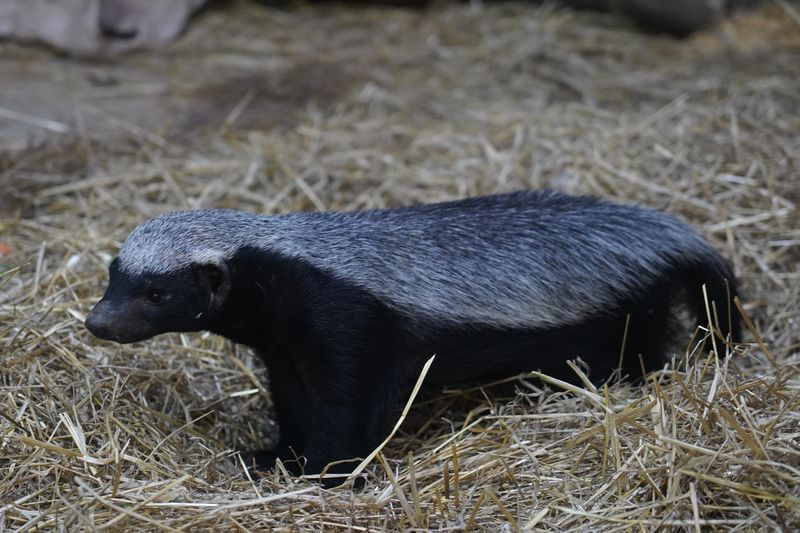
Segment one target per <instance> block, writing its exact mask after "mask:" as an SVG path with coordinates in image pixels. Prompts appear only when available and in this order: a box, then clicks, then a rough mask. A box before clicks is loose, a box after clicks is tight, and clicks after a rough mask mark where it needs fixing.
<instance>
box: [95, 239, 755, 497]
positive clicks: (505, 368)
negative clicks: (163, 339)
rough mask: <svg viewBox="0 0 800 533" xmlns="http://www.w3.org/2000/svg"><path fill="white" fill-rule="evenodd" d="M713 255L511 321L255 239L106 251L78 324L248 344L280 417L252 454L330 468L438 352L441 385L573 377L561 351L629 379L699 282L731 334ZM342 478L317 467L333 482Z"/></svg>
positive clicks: (655, 361)
mask: <svg viewBox="0 0 800 533" xmlns="http://www.w3.org/2000/svg"><path fill="white" fill-rule="evenodd" d="M719 269H720V266H719V265H705V264H691V263H690V264H688V265H683V266H681V267H675V268H674V270H673V271H670V272H664V273H663V274H662V275H661V276H660V277H659V278H658V280H657V281H656V282H654V283H652V284H651V285H650V289H649V290H648V291H646V292H643V293H641V294H639V295H637V296H635V297H631V298H629V299H627V300H623V301H620V302H619V304H618V305H617V306H616V307H614V308H609V309H607V310H605V312H602V313H598V314H597V315H596V316H594V317H592V318H590V319H586V320H584V321H583V322H582V323H578V324H574V325H570V326H562V327H559V328H542V329H539V330H536V329H512V328H499V327H487V326H485V325H481V324H474V323H464V324H461V325H442V324H441V323H436V322H434V321H432V320H431V319H429V318H421V317H419V316H412V315H411V314H410V313H404V312H402V311H399V310H397V309H394V308H391V307H389V306H388V305H386V304H385V303H384V302H383V301H382V300H381V299H379V298H378V297H376V296H375V295H373V294H371V293H370V292H368V291H366V290H365V289H363V288H360V287H359V286H356V285H355V284H353V283H351V282H348V281H346V280H343V279H340V278H337V277H335V276H334V275H332V274H331V273H328V272H325V271H323V270H321V269H319V268H317V267H315V266H313V265H311V264H309V263H308V262H305V261H304V260H300V259H297V258H289V257H286V256H283V255H280V254H279V253H276V252H269V251H265V250H262V249H257V248H252V247H249V248H242V249H240V250H239V251H238V252H237V253H236V254H235V255H234V256H233V257H231V258H229V259H227V260H226V261H224V262H223V263H220V264H216V265H208V264H205V265H199V264H197V265H192V266H190V267H187V268H185V269H183V270H181V271H178V272H170V273H168V274H154V275H147V274H139V275H129V274H125V273H123V272H121V271H120V270H119V269H118V268H117V265H116V263H112V265H111V267H110V276H111V281H110V286H109V289H108V291H107V292H106V294H105V296H104V297H103V299H102V300H101V302H100V303H98V305H97V306H96V307H95V309H93V310H92V312H91V313H90V315H89V317H87V321H86V325H87V327H88V328H89V329H90V330H91V331H92V333H94V334H95V335H97V336H98V337H101V338H106V339H110V340H115V341H118V342H133V341H137V340H142V339H146V338H149V337H152V336H153V335H156V334H158V333H162V332H167V331H198V330H210V331H212V332H214V333H217V334H220V335H223V336H225V337H227V338H229V339H231V340H232V341H234V342H237V343H241V344H245V345H247V346H250V347H252V348H253V349H255V350H256V352H257V353H258V354H259V355H260V356H261V357H262V359H263V360H264V362H265V364H266V365H267V367H268V369H269V379H270V385H271V391H272V395H273V401H274V405H275V409H276V414H277V418H278V424H279V427H280V439H279V442H278V445H277V446H276V447H275V449H274V450H271V451H261V452H257V453H255V454H254V456H253V458H254V460H255V461H256V463H257V464H258V466H259V467H260V468H268V467H270V466H271V465H272V464H273V463H274V461H275V459H276V458H280V459H282V460H283V461H284V462H285V463H286V464H287V466H288V467H289V468H290V469H292V470H293V471H294V472H296V473H299V472H301V471H304V472H305V473H307V474H316V473H320V472H321V471H322V470H323V469H324V468H325V467H326V465H328V464H329V463H331V462H335V461H343V460H348V459H349V460H351V461H348V462H344V463H339V464H336V465H333V466H332V467H331V468H330V469H329V470H328V472H333V473H346V472H350V471H351V470H352V468H353V466H354V465H355V464H356V463H355V462H354V460H355V459H356V458H360V457H364V456H365V455H367V454H368V453H369V452H370V451H372V450H373V449H374V447H375V446H376V445H377V444H378V443H379V442H380V441H381V440H382V439H383V438H385V436H386V434H387V432H388V430H389V429H390V427H391V424H392V423H393V421H394V420H395V419H396V417H395V415H394V409H395V408H396V407H397V406H398V405H399V404H400V402H401V400H402V398H403V397H404V395H406V394H407V393H408V391H409V389H410V387H411V385H412V384H413V382H414V380H415V379H416V378H417V376H418V375H419V372H420V370H421V368H422V365H423V364H424V361H425V360H427V359H428V358H429V357H430V356H431V355H433V354H436V361H435V363H434V365H433V366H432V367H431V371H430V373H429V375H428V382H429V383H433V384H438V385H441V384H451V383H464V382H470V381H476V380H489V379H493V378H499V377H505V376H510V375H514V374H516V373H520V372H526V371H531V370H542V371H544V372H546V373H548V374H551V375H556V376H557V377H561V378H565V379H570V378H571V377H572V376H573V374H572V373H571V372H570V371H569V369H568V367H567V365H566V362H567V361H568V360H570V359H575V358H578V357H580V358H581V359H582V360H583V361H585V362H586V363H587V365H588V366H589V368H590V372H591V374H590V375H591V377H592V379H593V380H594V381H602V380H605V379H607V378H608V377H610V376H611V375H612V374H614V372H615V371H617V369H619V374H620V375H621V376H627V377H630V378H633V379H637V378H640V377H641V372H642V371H641V368H642V366H644V367H645V368H647V369H653V368H656V367H658V366H660V365H661V364H662V363H663V356H664V347H665V342H666V340H667V337H668V333H669V328H668V327H667V325H668V323H669V315H670V307H671V304H672V303H673V302H674V300H675V299H676V297H677V296H679V295H683V296H684V297H685V299H686V300H687V301H688V302H689V303H690V304H691V305H692V306H693V309H692V311H693V312H694V314H695V315H696V318H697V321H698V323H700V324H706V323H707V319H706V308H705V303H704V301H703V299H702V295H701V286H702V285H703V284H707V287H708V295H709V298H710V299H711V300H713V301H714V302H715V305H716V306H718V307H717V309H716V310H717V316H718V317H719V319H720V320H719V327H720V330H721V333H722V335H723V336H727V335H728V334H730V336H731V337H732V338H733V339H734V340H736V339H738V338H739V324H738V316H736V315H734V314H732V311H731V307H730V297H731V296H733V295H734V294H735V293H736V292H735V287H734V286H733V276H732V275H730V276H729V277H728V280H725V279H720V275H721V274H720V270H719ZM727 274H729V272H728V273H727ZM726 281H727V283H728V284H730V286H726ZM487 282H489V281H487ZM729 314H731V316H732V319H731V322H730V324H731V327H729V326H728V324H729V321H728V316H729ZM626 323H627V334H626ZM446 324H449V323H446ZM620 363H621V365H620ZM300 457H302V460H300V461H299V462H298V461H296V460H295V459H297V458H300ZM338 481H339V480H337V479H330V478H329V479H328V480H325V479H323V482H325V483H326V484H327V485H335V484H336V483H337V482H338Z"/></svg>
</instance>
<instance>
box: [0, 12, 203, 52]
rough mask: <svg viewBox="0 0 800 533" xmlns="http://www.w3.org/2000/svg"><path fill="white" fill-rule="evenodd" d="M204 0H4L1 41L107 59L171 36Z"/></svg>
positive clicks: (164, 41) (0, 14)
mask: <svg viewBox="0 0 800 533" xmlns="http://www.w3.org/2000/svg"><path fill="white" fill-rule="evenodd" d="M205 2H206V0H59V1H58V2H53V1H52V0H3V1H2V2H0V38H6V39H17V40H22V41H40V42H43V43H45V44H48V45H50V46H52V47H54V48H57V49H59V50H62V51H64V52H68V53H71V54H77V55H90V56H91V55H95V56H109V55H114V54H118V53H121V52H125V51H127V50H131V49H134V48H140V47H155V46H159V45H162V44H164V43H166V42H168V41H170V40H171V39H173V38H175V37H176V36H177V35H178V34H179V33H180V32H181V31H182V30H183V28H184V26H185V25H186V23H187V21H188V20H189V17H190V16H191V14H192V13H194V12H195V11H196V10H197V9H198V8H199V7H200V6H202V5H203V4H204V3H205Z"/></svg>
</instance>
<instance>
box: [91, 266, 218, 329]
mask: <svg viewBox="0 0 800 533" xmlns="http://www.w3.org/2000/svg"><path fill="white" fill-rule="evenodd" d="M117 263H118V260H117V259H115V260H114V261H113V262H112V263H111V266H110V267H109V269H108V270H109V274H110V278H111V279H110V281H109V284H108V289H107V290H106V293H105V295H104V296H103V299H102V300H100V301H99V302H98V303H97V305H95V306H94V308H93V309H92V310H91V311H90V312H89V315H88V316H87V317H86V328H87V329H88V330H89V331H91V332H92V334H93V335H95V336H96V337H99V338H101V339H105V340H110V341H115V342H120V343H129V342H136V341H141V340H145V339H149V338H150V337H153V336H154V335H158V334H159V333H166V332H170V331H199V330H202V329H208V328H209V327H210V325H211V324H212V323H213V319H214V316H215V315H216V314H217V313H218V312H219V309H220V308H221V307H222V304H223V303H224V301H225V297H226V296H227V293H228V287H229V283H228V279H227V278H228V276H227V270H226V269H225V267H224V266H221V265H196V266H193V267H191V268H187V269H185V270H181V271H179V272H175V273H169V274H153V275H148V274H142V275H137V276H131V275H128V274H125V273H123V272H120V270H119V268H118V264H117Z"/></svg>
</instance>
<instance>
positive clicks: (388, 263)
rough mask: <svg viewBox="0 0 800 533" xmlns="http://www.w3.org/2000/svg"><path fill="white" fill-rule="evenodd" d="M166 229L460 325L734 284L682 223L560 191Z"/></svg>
mask: <svg viewBox="0 0 800 533" xmlns="http://www.w3.org/2000/svg"><path fill="white" fill-rule="evenodd" d="M159 219H161V222H160V223H156V224H153V225H154V226H159V225H160V226H161V227H160V228H158V227H157V228H152V230H147V229H145V230H141V231H145V232H147V231H149V233H150V237H151V238H165V237H164V235H166V234H169V235H170V238H173V237H174V238H175V241H176V242H175V243H171V244H170V246H162V247H161V248H164V249H171V250H176V249H178V248H181V247H184V248H187V250H186V251H185V253H186V254H188V253H200V252H198V251H197V250H201V251H202V253H204V254H211V255H213V254H217V255H219V256H220V257H224V256H226V255H230V254H232V253H234V252H235V251H236V249H237V248H241V247H244V246H248V247H255V248H260V249H264V250H267V251H270V252H273V253H278V254H282V255H285V256H287V257H291V258H295V259H301V260H304V261H306V262H307V263H309V264H310V265H312V266H314V267H316V268H319V269H321V270H323V271H325V272H328V273H330V274H332V275H334V276H336V277H338V278H340V279H342V280H344V281H347V282H349V283H352V284H355V285H357V286H359V287H362V288H364V289H366V290H367V291H369V292H370V293H372V294H375V295H376V296H378V297H379V298H381V300H383V301H384V302H386V303H387V305H389V306H390V307H392V308H394V309H396V310H398V311H400V312H403V313H405V314H407V315H409V316H414V317H418V316H422V317H427V318H430V319H433V320H435V321H437V322H442V323H449V324H481V325H488V326H492V327H508V328H520V327H522V328H543V327H550V326H563V325H568V324H578V323H580V322H582V321H583V320H584V319H586V318H587V317H590V316H593V315H595V314H597V313H598V312H603V311H608V310H613V309H614V308H616V307H617V305H618V304H619V302H620V301H621V300H623V299H629V298H630V297H631V296H635V295H637V294H639V293H642V292H643V291H646V290H647V288H648V287H649V286H650V285H651V284H652V283H653V282H654V281H656V280H658V279H662V278H664V277H665V276H668V275H670V273H671V271H672V270H673V269H677V268H680V267H685V266H690V265H694V264H698V265H704V264H705V265H710V266H711V268H712V270H713V269H717V270H719V271H720V272H719V275H720V276H719V277H725V275H726V274H728V272H727V271H726V268H727V267H726V266H725V264H724V262H723V261H722V260H721V259H720V258H719V256H718V255H717V254H716V252H714V250H713V249H712V248H711V247H710V246H709V245H708V244H707V243H706V242H705V241H704V240H703V239H702V238H701V237H700V236H698V235H697V234H696V233H695V232H694V231H693V230H691V228H689V227H688V226H687V225H686V224H684V223H682V222H680V221H678V220H677V219H675V218H674V217H672V216H669V215H665V214H662V213H659V212H656V211H653V210H650V209H644V208H639V207H632V206H625V205H616V204H611V203H608V202H603V201H600V200H596V199H593V198H588V197H573V196H566V195H563V194H559V193H555V192H550V191H529V192H518V193H512V194H505V195H495V196H486V197H477V198H470V199H466V200H460V201H455V202H447V203H440V204H429V205H423V206H416V207H408V208H397V209H384V210H373V211H358V212H325V213H293V214H289V215H282V216H258V215H254V214H251V213H244V212H241V211H228V210H200V211H188V212H182V213H174V214H168V215H166V216H164V217H159V218H157V219H155V221H151V222H157V221H159ZM176 225H182V227H176ZM145 226H146V225H145ZM165 228H169V229H168V231H167V230H166V229H165ZM137 231H139V230H137ZM135 234H136V232H134V235H135ZM134 235H132V238H129V241H130V240H134V241H135V240H137V239H136V238H134ZM127 246H128V243H126V246H124V247H123V250H122V251H121V253H120V257H121V258H123V259H124V255H125V252H126V250H125V248H126V247H127ZM131 246H133V245H131ZM190 248H193V250H189V249H190ZM183 254H184V252H176V254H175V255H183ZM140 259H141V258H140ZM171 260H172V258H171V257H169V256H165V257H160V258H150V259H148V260H142V261H141V262H142V263H144V264H150V265H152V264H168V263H169V261H171ZM123 263H125V261H123Z"/></svg>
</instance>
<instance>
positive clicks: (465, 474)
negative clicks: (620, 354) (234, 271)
mask: <svg viewBox="0 0 800 533" xmlns="http://www.w3.org/2000/svg"><path fill="white" fill-rule="evenodd" d="M796 15H797V13H796V12H795V11H793V10H792V8H790V7H788V6H787V5H785V4H776V5H773V6H769V7H766V8H764V9H761V10H759V11H756V12H754V13H751V14H745V15H741V16H739V17H737V18H736V19H734V20H733V21H731V22H729V23H726V24H725V25H724V26H723V27H722V28H721V29H717V30H715V31H713V32H709V33H706V34H702V35H698V36H695V37H694V38H692V39H689V40H687V41H675V40H672V39H669V38H664V37H657V36H645V35H640V34H638V33H636V32H635V31H633V30H632V29H631V28H629V27H627V26H624V23H623V22H620V21H618V20H615V19H613V18H610V17H604V16H600V15H593V14H586V13H580V14H577V13H572V12H568V11H558V10H554V9H550V8H547V7H546V8H542V9H539V8H536V7H533V6H531V5H527V4H524V3H521V4H517V3H510V4H506V3H503V4H498V5H485V6H482V7H481V6H479V7H474V6H468V5H450V4H446V5H439V6H436V7H434V8H433V9H430V10H427V11H413V10H412V11H408V10H403V9H398V8H381V9H377V8H364V7H358V8H348V7H336V6H318V7H301V8H297V9H295V10H288V11H280V10H269V9H261V8H256V7H252V6H239V7H238V8H237V9H234V10H232V11H224V12H222V11H221V12H212V13H210V14H207V15H205V16H204V17H202V18H200V19H199V20H198V21H197V23H196V24H195V25H194V26H193V27H192V28H191V30H190V32H189V34H188V35H187V36H186V37H185V38H184V39H183V40H181V41H180V42H177V43H175V44H174V45H173V46H171V47H170V48H169V49H167V50H166V51H165V52H164V53H162V54H139V55H134V56H130V57H128V58H125V59H123V60H121V61H120V62H119V63H116V64H102V63H88V64H87V63H79V64H74V63H70V62H67V61H64V60H61V59H57V58H52V57H50V56H49V55H48V54H47V53H45V52H40V51H31V50H30V49H21V48H17V47H14V46H10V45H4V46H3V48H2V49H0V54H2V57H3V61H4V62H5V64H8V62H14V61H17V63H14V64H17V65H18V66H19V65H22V64H24V68H22V67H19V68H20V70H19V72H36V73H40V74H41V73H47V75H48V76H51V79H52V80H58V79H68V80H71V81H70V83H71V84H72V85H71V87H72V89H73V91H74V93H73V94H74V95H75V100H72V101H70V102H69V103H68V106H69V107H70V108H71V109H72V108H74V109H82V110H84V111H86V110H87V109H91V110H92V111H93V112H92V113H90V112H88V111H87V112H85V113H77V112H76V113H74V114H73V115H72V117H67V119H59V120H56V122H57V123H58V124H61V125H62V126H65V127H66V129H63V131H62V132H60V133H59V132H54V131H53V128H49V126H52V124H49V123H43V122H39V123H37V122H35V121H30V120H28V121H27V122H26V123H25V126H26V127H28V126H32V127H33V128H34V131H35V133H36V137H37V139H38V140H37V142H36V144H35V146H33V147H29V148H26V149H22V150H20V149H19V146H18V145H15V147H14V149H13V150H11V149H9V150H7V151H6V152H5V153H4V155H3V156H2V158H0V169H2V177H1V178H0V179H2V184H3V187H2V191H1V192H2V196H3V198H2V203H0V206H2V208H3V221H2V239H0V246H2V249H0V253H1V254H2V256H0V260H1V261H2V264H3V265H2V268H3V274H2V293H0V317H1V318H0V346H2V348H1V349H0V358H1V359H0V361H2V362H1V363H0V364H1V365H2V373H0V380H2V388H0V415H2V416H1V417H0V432H1V433H0V465H2V466H1V467H0V529H2V528H9V529H12V530H17V529H19V530H29V529H44V530H49V529H67V528H85V529H93V528H98V529H124V528H137V529H140V528H141V529H153V530H155V529H185V528H192V529H196V528H200V529H212V528H214V529H216V528H225V529H246V530H262V529H266V528H275V529H293V530H315V531H316V530H319V529H323V528H324V529H339V528H341V529H352V530H356V531H361V530H366V529H372V530H381V529H392V530H397V529H428V528H430V529H443V530H450V529H487V530H515V529H521V528H536V529H547V530H566V529H575V528H583V529H591V530H595V529H599V528H603V529H607V530H616V529H624V530H634V529H636V530H642V529H655V528H660V527H668V528H670V529H681V530H690V529H694V530H699V529H702V528H720V529H721V528H726V529H727V528H737V529H753V528H761V527H769V528H775V529H783V530H786V531H790V530H796V529H797V528H798V527H800V483H798V479H800V445H799V444H798V439H800V432H798V428H800V420H799V418H800V414H799V413H800V379H799V378H798V367H799V365H800V350H799V348H798V347H799V346H800V328H799V327H798V320H800V304H799V302H800V274H798V269H797V265H798V260H799V259H800V230H799V229H798V228H800V224H799V223H798V222H800V217H798V212H797V207H796V205H797V202H798V200H800V186H799V185H800V155H799V154H800V114H799V113H798V109H800V96H798V95H800V49H798V45H800V26H798V22H800V18H798V17H797V16H796ZM98 80H99V81H98ZM108 80H112V82H109V83H106V82H107V81H108ZM4 83H5V82H4ZM8 83H11V81H9V82H8ZM81 84H83V85H81ZM55 86H56V87H58V85H55ZM57 90H63V89H61V88H58V89H57ZM31 94H32V95H33V93H31ZM31 97H33V96H31ZM65 105H67V104H65ZM126 113H127V114H126ZM75 117H77V118H78V119H79V120H75ZM28 118H29V117H28ZM39 118H48V119H54V115H48V116H42V117H39ZM56 118H57V117H56ZM55 129H56V130H58V128H55ZM523 187H553V188H557V189H561V190H564V191H568V192H572V193H589V194H595V195H599V196H602V197H606V198H610V199H614V200H622V201H634V202H640V203H643V204H647V205H652V206H655V207H658V208H661V209H664V210H667V211H670V212H675V213H679V214H681V215H682V216H684V217H686V218H687V219H688V220H690V221H691V222H692V223H693V224H694V225H695V226H697V227H698V228H700V230H701V231H702V232H703V233H704V234H705V235H706V236H707V237H708V238H709V239H711V240H712V241H713V242H714V244H715V245H716V246H717V247H718V248H719V249H720V250H721V251H722V252H723V253H724V255H726V256H728V257H730V258H731V259H732V261H733V262H734V264H735V267H736V270H737V272H738V273H739V274H740V276H741V279H742V285H743V287H744V290H745V297H744V307H745V309H746V310H747V312H748V314H749V316H751V317H752V320H753V322H754V324H753V326H752V327H751V332H752V333H751V334H750V338H749V341H750V342H749V343H746V344H743V345H741V346H737V347H736V348H735V352H736V353H735V355H734V356H733V357H732V358H731V359H727V360H726V359H724V358H723V355H724V354H725V352H726V351H727V349H728V348H727V347H725V346H724V345H723V344H722V343H719V342H717V343H716V351H715V350H714V349H713V347H712V345H711V343H710V342H708V339H706V342H703V338H704V334H703V332H702V331H701V332H698V333H697V334H696V335H694V336H693V335H692V332H690V331H687V332H686V334H685V338H681V339H677V340H678V341H679V342H680V343H682V344H683V345H685V346H687V349H686V354H681V353H679V354H677V357H678V358H679V359H680V362H679V363H678V364H677V367H676V369H675V370H664V371H662V372H657V373H655V374H653V375H652V376H651V378H650V379H649V380H648V382H647V384H646V385H645V386H644V387H631V386H627V385H619V384H616V385H612V386H610V387H608V388H600V389H592V388H586V389H574V388H568V387H565V386H564V385H562V384H560V383H556V382H552V381H549V382H548V381H545V383H544V384H543V383H542V382H541V381H536V380H533V379H531V378H523V379H522V380H520V381H519V382H518V383H517V384H516V387H517V389H518V394H517V395H516V396H515V397H514V398H512V399H507V400H497V399H494V398H490V397H489V396H488V395H486V394H484V392H483V391H482V390H480V389H477V390H472V391H449V393H448V394H445V395H444V397H442V398H436V399H426V400H424V401H420V402H418V404H417V405H416V406H415V407H414V408H413V409H412V410H411V413H410V418H411V420H410V421H407V423H406V424H405V425H404V426H403V427H402V428H401V430H400V432H399V433H398V435H397V436H396V437H395V438H394V439H393V440H392V441H391V442H390V444H389V445H388V447H387V448H386V449H385V450H384V451H383V454H382V455H380V456H379V457H378V458H377V459H376V460H375V461H373V463H372V464H371V466H370V467H369V468H367V470H366V472H367V474H368V480H367V484H366V488H365V489H364V490H363V491H360V492H357V491H356V492H354V491H352V490H349V489H347V488H340V489H336V490H331V491H325V490H322V489H320V488H319V487H318V486H316V485H315V484H313V483H308V482H306V481H303V480H296V479H286V478H285V477H283V476H282V475H281V473H280V472H278V473H275V474H270V475H268V476H266V477H264V478H261V479H253V480H250V479H248V478H247V477H246V476H245V475H243V473H242V472H243V469H242V468H241V465H240V464H238V463H237V462H236V461H235V459H234V452H232V449H233V447H236V446H239V447H249V448H252V447H254V446H257V445H265V444H267V443H268V442H269V439H270V438H272V437H273V436H274V433H275V429H274V427H272V426H270V424H269V423H268V421H267V420H266V418H265V416H264V412H265V409H267V407H268V405H269V401H268V398H267V394H266V392H265V391H264V389H263V388H262V385H261V379H263V378H264V377H265V376H264V375H263V371H262V370H261V369H260V367H259V366H258V365H257V364H255V362H254V360H253V357H252V355H251V354H250V353H249V352H248V351H247V350H245V349H242V348H238V347H235V346H232V345H231V344H230V343H228V342H226V341H224V340H222V339H219V338H217V337H214V336H211V335H207V334H206V335H202V334H191V335H177V334H175V335H167V336H162V337H158V338H157V339H154V340H152V341H149V342H147V343H139V344H135V345H132V346H118V345H114V344H108V343H101V342H97V341H96V340H94V339H93V338H91V336H90V335H89V334H88V333H87V332H86V331H85V330H84V328H83V327H82V325H81V322H82V320H83V317H84V316H85V314H86V312H87V311H88V309H89V307H90V306H91V305H92V304H93V303H94V302H95V301H96V300H97V299H98V297H99V296H100V294H101V292H102V290H103V287H104V283H105V280H106V272H105V269H106V266H107V264H108V262H109V260H110V259H111V258H112V257H113V255H114V254H115V252H116V250H117V248H118V246H119V245H120V244H121V241H122V240H123V239H124V238H125V236H126V235H127V232H128V231H129V230H130V229H131V228H132V227H133V226H135V225H136V224H137V223H139V222H140V221H142V220H144V219H145V218H147V217H149V216H151V215H154V214H156V213H159V212H162V211H165V210H169V209H175V208H185V207H200V206H226V207H238V208H243V209H251V210H255V211H262V212H270V213H271V212H282V211H289V210H297V209H331V208H343V209H361V208H369V207H380V206H387V205H402V204H409V203H412V202H431V201H434V200H442V199H451V198H456V197H460V196H463V195H467V194H479V193H491V192H495V191H508V190H513V189H518V188H523ZM756 331H757V332H758V333H759V334H760V336H759V337H756V336H755V335H754V334H755V332H756ZM762 340H763V344H762Z"/></svg>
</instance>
